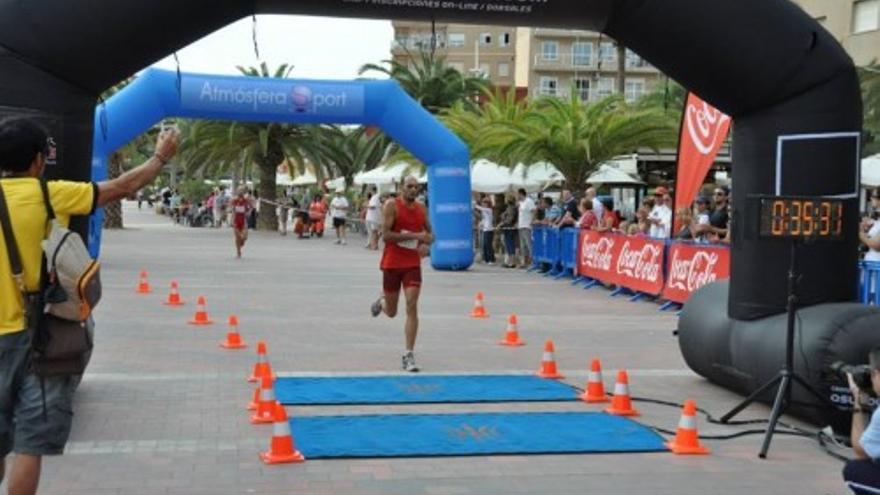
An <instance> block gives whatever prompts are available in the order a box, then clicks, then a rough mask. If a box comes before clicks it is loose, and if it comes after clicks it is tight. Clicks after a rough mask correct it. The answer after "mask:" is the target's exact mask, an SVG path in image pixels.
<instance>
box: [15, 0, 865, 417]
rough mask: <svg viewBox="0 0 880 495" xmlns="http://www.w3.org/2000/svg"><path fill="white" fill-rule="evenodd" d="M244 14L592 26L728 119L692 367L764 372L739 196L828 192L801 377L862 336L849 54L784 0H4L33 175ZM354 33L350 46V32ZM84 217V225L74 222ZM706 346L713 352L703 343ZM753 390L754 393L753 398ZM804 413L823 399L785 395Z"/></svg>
mask: <svg viewBox="0 0 880 495" xmlns="http://www.w3.org/2000/svg"><path fill="white" fill-rule="evenodd" d="M254 13H266V14H268V13H275V14H311V15H332V16H343V17H370V18H397V19H411V20H425V21H429V20H436V21H459V22H472V23H487V24H504V25H515V26H543V27H565V28H576V29H592V30H597V31H603V32H605V33H607V34H609V35H610V36H612V37H614V38H615V39H617V40H619V41H621V42H622V43H623V44H625V45H626V46H627V47H629V48H630V49H632V50H633V51H635V52H637V53H639V54H640V55H641V56H642V57H644V58H645V59H646V60H648V61H649V62H651V63H652V64H654V65H655V66H657V67H658V68H660V69H661V70H663V71H664V72H665V73H666V74H668V75H670V76H671V77H673V78H674V79H676V80H677V81H679V82H680V83H682V84H683V85H684V86H685V87H686V88H688V89H689V90H691V91H693V92H695V93H697V94H698V95H700V96H701V97H702V98H703V99H705V100H706V101H708V102H710V103H711V104H713V105H714V106H716V107H717V108H719V109H721V110H722V111H724V112H725V113H727V114H728V115H731V116H732V117H733V119H734V148H733V158H734V164H733V183H734V192H733V246H732V269H731V272H732V276H731V279H730V283H729V289H728V286H727V284H721V285H718V286H715V287H709V288H707V289H705V290H703V291H701V292H700V293H698V294H697V295H696V296H695V297H694V298H693V300H692V301H691V302H690V303H689V304H688V305H687V308H686V310H685V312H684V314H683V317H682V319H681V322H680V325H679V327H680V328H679V330H680V337H681V349H682V353H683V354H684V356H685V359H686V360H687V362H688V363H689V365H690V366H691V367H692V368H693V369H694V370H695V371H697V372H698V373H700V374H702V375H704V376H706V377H708V378H709V379H711V380H713V381H716V382H718V383H720V384H722V385H725V386H728V387H731V388H733V389H735V390H739V391H742V392H748V391H750V390H751V389H754V387H755V386H756V385H757V384H760V383H762V382H764V381H766V380H767V379H769V378H771V377H772V375H773V374H774V373H775V372H776V370H778V369H779V367H780V365H781V363H782V359H783V354H784V353H783V352H781V350H780V349H779V348H778V346H776V345H775V343H776V342H779V341H782V339H784V334H785V318H784V317H780V316H773V315H777V314H779V313H781V312H783V311H784V309H785V301H786V271H787V267H788V252H789V246H788V244H787V243H780V242H776V241H770V240H762V239H758V238H757V236H756V235H754V233H753V224H754V223H757V217H756V214H755V212H754V211H753V209H752V207H751V203H750V195H752V194H789V195H795V194H801V195H833V196H837V197H840V198H844V199H845V202H846V209H845V231H846V233H847V234H846V235H845V240H844V241H843V242H840V243H815V244H811V245H805V246H801V247H800V248H799V253H800V257H801V261H800V266H801V267H802V270H801V273H802V279H801V281H800V283H799V284H798V296H799V300H800V302H801V304H802V305H803V306H813V307H810V308H806V309H803V310H802V311H801V312H800V314H801V317H800V320H801V322H802V329H801V330H800V332H799V335H798V342H797V344H796V345H797V346H798V347H799V348H802V349H803V353H802V354H803V355H804V356H805V357H806V359H803V358H802V357H801V353H799V356H798V358H797V359H796V362H797V365H798V366H799V367H800V366H806V367H807V368H805V369H803V370H802V372H803V373H804V374H805V375H806V376H809V377H810V379H811V381H812V383H813V384H814V385H815V386H816V387H818V388H820V389H821V390H823V392H828V393H829V395H831V394H832V390H831V389H830V388H829V387H830V386H831V385H832V384H833V383H836V384H841V385H842V382H833V383H832V382H828V381H823V380H822V379H821V378H820V372H821V369H822V368H823V367H824V366H825V365H826V364H827V363H828V362H830V361H833V360H835V359H843V360H845V361H850V362H865V361H866V357H867V352H868V349H869V348H870V347H871V346H874V345H878V344H880V332H874V331H872V329H871V328H870V327H871V326H872V325H874V324H875V323H880V316H878V315H877V314H876V313H875V311H874V310H873V309H870V308H865V307H862V306H859V305H855V304H836V303H846V302H852V301H854V300H855V298H856V290H857V287H856V285H857V276H858V273H857V253H856V246H857V242H858V241H857V236H856V229H857V222H858V212H857V199H856V194H855V192H856V188H857V187H858V180H857V174H858V151H859V149H858V148H859V134H860V132H861V114H862V113H861V99H860V94H859V88H858V81H857V77H856V72H855V69H854V67H853V64H852V61H851V60H850V58H849V57H848V56H847V54H846V53H845V52H844V51H843V49H842V48H841V47H840V45H839V44H838V43H837V42H836V41H835V40H834V39H833V37H832V36H831V35H830V34H829V33H827V32H826V31H825V30H824V29H823V28H822V27H821V26H820V25H819V24H818V23H817V22H816V21H814V20H813V19H812V18H810V17H809V16H808V15H807V14H806V13H804V12H803V11H802V10H800V8H798V7H797V6H795V5H794V4H792V3H791V2H789V1H788V0H736V1H730V0H471V1H468V2H458V1H444V0H436V1H435V0H430V1H428V0H383V1H379V0H250V1H240V0H229V1H226V2H216V1H207V0H188V1H186V2H181V1H179V0H177V1H172V0H152V1H149V2H147V1H127V2H120V1H117V0H92V1H89V2H73V1H69V0H27V1H23V0H5V1H0V118H2V116H3V115H6V114H21V113H27V114H30V115H33V116H35V117H37V118H39V119H40V120H41V121H42V122H44V123H45V124H46V125H47V126H48V127H49V128H50V129H51V130H52V133H53V136H54V138H55V140H56V142H57V144H58V160H57V165H55V166H54V167H52V168H51V169H50V172H49V173H50V175H51V176H54V177H64V178H71V179H80V180H88V179H89V178H90V157H91V149H90V146H91V143H92V133H93V132H101V129H93V128H92V127H93V113H94V107H95V104H96V98H97V96H98V95H99V94H100V93H101V92H102V91H104V90H105V89H107V88H109V87H110V86H112V85H113V84H115V83H117V82H118V81H120V80H122V79H124V78H126V77H128V76H130V75H131V74H133V73H135V72H137V71H138V70H140V69H142V68H144V67H145V66H147V65H149V64H150V63H152V62H154V61H156V60H158V59H160V58H162V57H164V56H165V55H167V54H168V53H171V52H173V51H174V50H176V49H178V48H180V47H182V46H185V45H186V44H188V43H191V42H193V41H195V40H197V39H198V38H201V37H202V36H205V35H207V34H209V33H211V32H213V31H215V30H217V29H219V28H221V27H223V26H225V25H227V24H229V23H231V22H233V21H235V20H237V19H240V18H242V17H245V16H248V15H251V14H254ZM356 36H357V35H356V33H355V34H353V35H352V40H351V41H352V42H356V41H357V39H356ZM79 226H80V229H81V230H82V229H85V228H86V227H85V223H84V222H81V223H80V224H79ZM706 349H713V351H712V352H711V353H707V352H705V350H706ZM768 398H769V397H768ZM792 411H793V412H800V413H802V414H804V415H806V416H808V417H810V418H812V419H814V420H815V421H817V422H824V421H828V420H830V419H831V418H830V416H831V415H832V414H833V413H832V411H831V410H829V408H824V409H817V408H815V407H810V406H809V405H807V406H803V407H797V408H794V409H792Z"/></svg>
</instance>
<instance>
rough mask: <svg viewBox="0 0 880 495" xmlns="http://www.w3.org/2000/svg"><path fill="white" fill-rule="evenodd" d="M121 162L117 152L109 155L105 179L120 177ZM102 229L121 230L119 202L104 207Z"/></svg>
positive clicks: (120, 207)
mask: <svg viewBox="0 0 880 495" xmlns="http://www.w3.org/2000/svg"><path fill="white" fill-rule="evenodd" d="M122 160H123V156H122V153H121V152H119V151H117V152H115V153H113V154H111V155H110V158H109V159H108V160H107V179H109V180H113V179H115V178H117V177H119V176H120V175H122ZM104 228H105V229H121V228H123V225H122V202H121V201H114V202H112V203H109V204H107V206H105V207H104Z"/></svg>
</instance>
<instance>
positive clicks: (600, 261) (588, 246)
mask: <svg viewBox="0 0 880 495" xmlns="http://www.w3.org/2000/svg"><path fill="white" fill-rule="evenodd" d="M612 249H614V239H612V238H610V237H601V238H599V240H598V242H595V243H592V242H590V238H589V236H584V241H583V246H582V249H581V252H582V253H583V254H582V255H581V263H582V264H583V265H585V266H588V267H590V268H594V269H596V270H604V271H608V270H611V258H612V256H613V255H612V253H611V251H612Z"/></svg>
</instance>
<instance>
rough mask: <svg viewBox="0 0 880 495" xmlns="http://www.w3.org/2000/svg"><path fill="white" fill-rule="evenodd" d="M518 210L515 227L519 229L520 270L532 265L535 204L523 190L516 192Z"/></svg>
mask: <svg viewBox="0 0 880 495" xmlns="http://www.w3.org/2000/svg"><path fill="white" fill-rule="evenodd" d="M517 196H518V197H519V210H518V211H517V227H518V228H519V255H520V263H519V267H520V268H527V267H529V266H530V265H531V264H532V223H534V222H535V210H536V209H537V208H536V206H535V202H534V201H532V198H530V197H529V196H528V194H526V190H525V189H520V190H519V191H517Z"/></svg>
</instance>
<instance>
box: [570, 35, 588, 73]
mask: <svg viewBox="0 0 880 495" xmlns="http://www.w3.org/2000/svg"><path fill="white" fill-rule="evenodd" d="M571 65H573V66H575V67H589V66H591V65H593V44H592V43H590V42H589V41H575V42H574V43H572V44H571Z"/></svg>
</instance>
